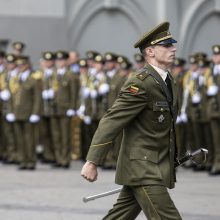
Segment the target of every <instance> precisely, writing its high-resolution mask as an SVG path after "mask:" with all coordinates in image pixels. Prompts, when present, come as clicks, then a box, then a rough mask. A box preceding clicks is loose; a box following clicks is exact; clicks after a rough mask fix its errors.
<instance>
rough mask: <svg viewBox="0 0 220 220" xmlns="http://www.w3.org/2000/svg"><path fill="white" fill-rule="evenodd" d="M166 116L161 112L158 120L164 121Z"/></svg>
mask: <svg viewBox="0 0 220 220" xmlns="http://www.w3.org/2000/svg"><path fill="white" fill-rule="evenodd" d="M164 119H165V117H164V116H163V115H162V114H161V115H160V116H159V117H158V122H159V123H162V122H163V121H164Z"/></svg>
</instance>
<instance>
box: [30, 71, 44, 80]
mask: <svg viewBox="0 0 220 220" xmlns="http://www.w3.org/2000/svg"><path fill="white" fill-rule="evenodd" d="M31 76H32V77H33V78H34V79H36V80H39V79H42V78H43V73H42V72H41V71H36V72H34V73H32V74H31Z"/></svg>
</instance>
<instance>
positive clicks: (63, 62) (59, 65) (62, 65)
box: [56, 59, 67, 68]
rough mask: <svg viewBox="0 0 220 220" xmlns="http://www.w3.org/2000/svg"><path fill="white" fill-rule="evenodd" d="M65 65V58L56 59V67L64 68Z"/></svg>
mask: <svg viewBox="0 0 220 220" xmlns="http://www.w3.org/2000/svg"><path fill="white" fill-rule="evenodd" d="M66 66H67V60H65V59H61V60H56V67H57V68H64V67H66Z"/></svg>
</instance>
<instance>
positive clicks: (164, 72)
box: [150, 64, 167, 81]
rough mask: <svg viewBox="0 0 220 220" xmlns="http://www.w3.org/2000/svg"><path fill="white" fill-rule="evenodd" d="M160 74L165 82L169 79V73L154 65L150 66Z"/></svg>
mask: <svg viewBox="0 0 220 220" xmlns="http://www.w3.org/2000/svg"><path fill="white" fill-rule="evenodd" d="M150 65H151V66H152V67H153V68H154V69H155V70H156V71H157V72H158V73H159V75H160V76H161V77H162V79H163V81H165V79H166V78H167V71H166V70H163V69H160V68H158V67H156V66H154V65H152V64H150Z"/></svg>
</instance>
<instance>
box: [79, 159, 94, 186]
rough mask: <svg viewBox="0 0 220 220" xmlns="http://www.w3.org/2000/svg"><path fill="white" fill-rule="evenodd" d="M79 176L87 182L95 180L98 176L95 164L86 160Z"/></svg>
mask: <svg viewBox="0 0 220 220" xmlns="http://www.w3.org/2000/svg"><path fill="white" fill-rule="evenodd" d="M81 176H82V177H84V178H85V179H86V180H88V181H89V182H94V181H96V180H97V177H98V171H97V165H96V164H94V163H92V162H89V161H87V162H86V163H85V164H84V166H83V168H82V170H81Z"/></svg>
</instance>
